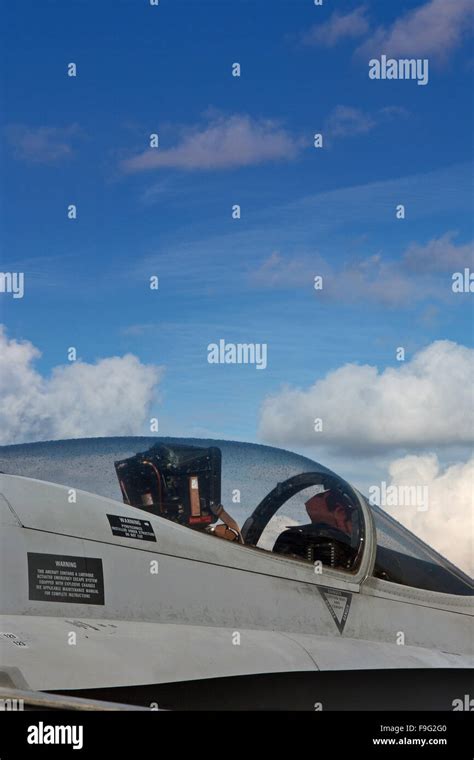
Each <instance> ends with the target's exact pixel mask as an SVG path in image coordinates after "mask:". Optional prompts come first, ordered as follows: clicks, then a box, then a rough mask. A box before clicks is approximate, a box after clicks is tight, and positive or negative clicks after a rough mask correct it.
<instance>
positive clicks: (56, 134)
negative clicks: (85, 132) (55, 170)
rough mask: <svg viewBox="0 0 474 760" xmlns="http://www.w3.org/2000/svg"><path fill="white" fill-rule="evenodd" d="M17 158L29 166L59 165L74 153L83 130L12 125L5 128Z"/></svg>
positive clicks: (71, 126)
mask: <svg viewBox="0 0 474 760" xmlns="http://www.w3.org/2000/svg"><path fill="white" fill-rule="evenodd" d="M5 133H6V137H7V140H8V142H9V143H10V145H11V146H12V148H13V153H14V156H15V158H17V159H19V160H20V161H24V162H25V163H29V164H57V163H60V162H61V161H62V160H63V159H65V158H69V157H70V156H71V155H72V154H73V153H74V140H75V139H76V138H77V137H79V136H80V135H81V133H82V130H81V129H80V127H79V126H78V125H77V124H71V125H70V126H68V127H28V126H26V125H25V124H10V125H9V126H7V127H6V128H5Z"/></svg>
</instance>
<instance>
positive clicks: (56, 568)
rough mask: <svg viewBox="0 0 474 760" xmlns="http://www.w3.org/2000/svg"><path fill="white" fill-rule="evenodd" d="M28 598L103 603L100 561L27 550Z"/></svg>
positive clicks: (78, 602) (46, 600)
mask: <svg viewBox="0 0 474 760" xmlns="http://www.w3.org/2000/svg"><path fill="white" fill-rule="evenodd" d="M28 588H29V599H31V600H33V601H38V602H70V603H76V604H104V573H103V570H102V560H101V559H98V558H95V557H70V556H66V555H62V554H33V553H30V552H28Z"/></svg>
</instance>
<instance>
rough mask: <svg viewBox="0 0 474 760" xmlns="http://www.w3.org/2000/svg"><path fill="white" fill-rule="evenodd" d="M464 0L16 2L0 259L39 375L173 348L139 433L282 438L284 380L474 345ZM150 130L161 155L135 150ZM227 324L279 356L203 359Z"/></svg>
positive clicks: (5, 318) (10, 15)
mask: <svg viewBox="0 0 474 760" xmlns="http://www.w3.org/2000/svg"><path fill="white" fill-rule="evenodd" d="M448 5H450V6H459V12H456V11H455V10H454V11H452V10H449V11H448V16H447V19H446V20H445V21H443V23H442V24H440V23H438V22H439V18H440V13H441V12H443V13H444V9H443V6H442V5H441V0H431V1H430V2H397V3H385V2H367V3H359V2H344V1H342V0H341V2H330V0H326V2H324V4H323V6H322V7H317V6H314V4H313V3H312V2H311V0H292V1H291V2H286V1H283V0H280V1H274V0H272V2H270V0H253V2H245V1H242V2H230V0H225V1H221V2H207V1H206V0H202V1H199V0H192V1H189V2H186V1H184V0H181V1H180V0H174V1H173V2H172V0H161V2H160V5H159V7H150V6H149V5H148V3H147V2H145V0H135V1H134V2H113V1H112V0H101V2H100V3H96V2H92V1H90V2H88V1H87V0H85V1H84V2H73V1H72V0H69V1H68V2H43V3H37V2H33V1H31V2H28V0H27V2H22V3H21V4H14V3H9V4H8V7H7V4H6V3H4V4H2V11H1V15H2V22H3V23H2V44H1V54H0V55H1V57H2V71H3V72H4V74H3V76H2V92H1V96H2V100H3V105H4V107H3V108H2V114H3V116H2V119H3V123H2V153H1V162H2V177H3V179H2V182H3V192H2V193H1V211H2V221H1V237H2V242H3V245H2V269H3V271H8V272H18V271H21V272H24V273H25V296H24V298H23V299H16V300H15V299H12V298H11V297H10V296H9V295H8V294H1V295H0V298H1V301H0V308H1V321H2V322H3V323H4V324H5V325H6V330H7V336H8V340H10V341H15V340H16V341H29V342H31V344H33V345H34V346H35V347H36V348H37V349H38V350H39V351H40V352H41V356H38V357H36V358H35V359H32V365H34V367H35V371H36V372H37V373H39V375H40V376H41V378H43V379H44V381H45V382H47V381H48V378H50V377H51V373H52V372H53V371H54V368H58V367H61V366H62V365H65V364H67V357H66V351H67V348H68V347H69V346H75V347H76V348H77V352H78V356H79V357H80V359H81V360H82V361H83V362H85V363H87V364H94V363H96V362H100V361H102V360H104V359H105V358H107V357H116V356H117V357H122V356H124V355H125V354H127V353H132V354H134V355H135V356H136V357H137V358H138V360H139V361H140V363H141V364H145V365H157V366H159V367H162V368H163V373H162V375H160V380H159V383H157V385H156V388H154V389H153V391H152V398H151V401H150V400H149V404H148V406H147V407H146V410H145V413H144V418H143V421H142V422H139V423H138V422H137V426H138V427H139V428H140V429H137V430H136V431H135V432H136V433H146V432H148V427H147V423H146V420H147V419H148V417H149V415H150V414H152V415H156V416H158V418H159V421H160V432H161V433H162V434H163V435H190V436H194V435H199V434H201V435H203V436H207V435H215V436H216V437H225V438H231V439H243V440H250V441H253V440H267V441H268V442H278V443H279V444H280V445H281V443H282V442H284V440H280V439H279V438H278V436H276V437H275V436H273V439H271V437H270V438H269V436H268V435H265V434H264V433H262V427H261V425H260V419H261V409H262V404H264V402H265V400H266V399H268V397H269V396H272V394H273V395H274V394H279V393H281V389H282V386H286V385H288V386H291V387H297V388H300V389H308V388H309V387H310V386H311V385H312V384H314V383H316V382H317V381H318V380H321V379H324V378H325V377H326V376H327V375H328V373H330V372H332V371H334V370H337V369H338V368H340V367H343V366H344V365H346V364H348V363H354V364H362V365H365V364H368V365H371V366H373V367H377V368H378V369H379V371H381V372H383V371H384V370H386V368H388V367H394V368H397V367H398V365H399V363H398V362H397V361H396V358H395V349H396V347H397V346H403V347H405V349H406V352H407V361H410V359H411V358H412V357H413V356H414V355H415V354H416V352H419V351H422V350H423V349H424V348H426V347H427V346H429V345H430V344H432V343H433V342H435V341H439V340H443V341H446V340H449V341H453V342H455V343H456V344H459V345H461V346H467V347H469V346H471V344H472V300H471V299H472V295H471V294H453V293H452V291H451V276H452V273H453V272H455V271H457V270H458V269H459V268H460V267H461V266H462V265H463V264H464V265H465V266H472V245H471V244H472V180H471V177H472V164H471V162H472V128H473V120H472V106H471V105H470V102H471V98H470V92H471V89H472V78H473V64H474V55H473V47H472V38H470V37H469V36H468V32H467V29H466V19H467V18H468V17H469V10H468V5H466V3H465V0H459V2H458V3H456V2H453V3H449V4H448ZM444 6H446V3H445V4H444ZM420 10H421V11H422V12H423V13H424V14H426V18H427V19H428V22H430V23H431V21H430V20H433V19H434V21H433V24H432V27H431V26H430V25H429V23H428V24H427V23H426V20H425V16H421V17H419V16H416V15H414V14H416V13H417V11H420ZM334 14H336V16H335V15H334ZM347 17H349V20H348V22H347V23H344V19H346V18H347ZM341 19H342V22H341ZM400 24H401V25H402V26H401V28H402V32H403V34H402V35H401V36H402V37H403V39H404V40H405V41H406V40H408V42H407V43H406V44H408V45H409V46H411V52H410V53H407V51H406V50H405V49H403V44H401V43H400V33H399V31H397V30H399V29H400ZM422 29H425V30H427V33H426V34H421V31H420V30H422ZM321 30H322V31H321ZM443 30H444V31H443ZM443 33H445V34H446V38H445V39H443ZM410 35H411V36H410ZM430 35H431V36H430ZM380 40H382V42H380ZM384 45H385V47H384ZM397 45H398V48H397ZM405 47H406V45H405ZM385 49H387V52H388V53H389V54H392V50H393V54H394V55H395V56H398V52H399V50H400V55H401V56H402V55H403V56H405V55H410V56H414V57H421V58H428V59H429V61H430V78H429V83H428V84H427V85H426V86H419V85H418V84H417V82H416V81H406V80H404V81H373V80H370V79H369V77H368V60H369V58H370V57H371V54H370V53H369V52H368V51H370V50H373V51H374V53H373V54H374V55H378V54H379V52H380V51H382V52H383V50H385ZM69 62H75V63H76V64H77V69H78V73H77V76H76V77H75V78H71V77H68V76H67V75H66V67H67V64H68V63H69ZM234 62H239V63H240V64H241V67H242V71H241V76H240V78H235V77H232V75H231V66H232V64H233V63H234ZM152 132H157V133H158V134H159V136H160V147H159V149H158V150H157V151H156V154H157V155H158V154H160V157H159V159H158V161H161V162H162V163H161V164H158V165H157V166H153V165H152V166H149V168H140V169H137V157H140V156H143V154H144V153H146V151H147V145H148V136H149V134H150V133H152ZM316 132H321V133H322V134H323V136H324V147H323V148H322V149H315V148H314V147H313V135H314V133H316ZM203 136H204V138H203ZM206 136H207V137H208V138H209V140H211V139H214V140H215V148H214V149H213V148H212V147H211V148H209V144H208V142H206ZM202 139H203V140H204V147H203V143H202ZM200 140H201V141H200ZM206 146H207V147H206ZM216 157H218V158H216ZM140 160H141V159H140ZM140 160H138V164H139V163H140ZM147 162H148V163H151V164H153V159H152V160H151V161H150V160H149V154H146V155H145V158H144V159H143V161H142V163H143V164H145V165H146V164H147ZM69 203H75V204H77V208H78V219H77V220H75V221H71V220H68V219H67V217H66V208H67V206H68V204H69ZM236 203H237V204H240V205H241V209H242V218H241V219H239V220H234V219H232V217H231V208H232V205H233V204H236ZM399 203H401V204H404V205H405V206H406V218H405V219H403V220H399V219H396V217H395V208H396V206H397V204H399ZM155 274H156V275H158V276H159V278H160V288H159V291H157V292H154V291H150V289H149V285H148V283H149V277H150V276H152V275H155ZM318 274H323V275H324V278H325V289H324V290H323V291H322V292H321V293H319V294H318V293H317V292H315V290H314V288H313V278H314V276H315V275H318ZM221 338H224V339H226V340H227V341H231V342H244V343H249V342H250V343H251V342H255V343H262V342H263V343H267V344H268V367H267V369H266V370H265V371H258V370H256V369H255V367H253V366H234V365H229V366H213V365H209V364H208V362H207V345H208V344H209V343H210V342H214V341H218V340H219V339H221ZM35 378H36V380H35V382H36V381H37V380H38V377H37V376H36V375H35ZM38 382H39V381H38ZM124 403H125V404H126V403H127V402H126V401H125V402H124ZM92 429H93V424H92ZM269 429H270V427H269V426H268V425H267V427H266V430H267V431H268V430H269ZM102 430H103V429H102V428H100V431H99V432H102ZM81 432H83V431H82V429H79V430H78V433H81ZM89 432H90V431H89ZM114 432H117V431H116V430H115V429H114ZM123 432H124V434H127V433H129V432H130V431H129V429H126V430H125V429H124V431H123ZM25 435H26V437H27V433H25ZM277 439H278V440H277ZM9 442H15V441H14V440H11V441H9ZM428 442H429V443H430V445H434V443H433V441H432V439H429V438H428ZM402 443H403V442H402ZM435 443H437V444H439V445H440V446H442V444H443V441H442V440H439V441H437V442H436V441H435ZM461 443H462V445H464V443H465V442H464V441H461ZM306 444H307V440H306V439H304V437H303V438H302V439H301V440H300V439H298V437H296V438H295V437H294V436H293V437H292V436H289V437H288V447H290V448H294V449H303V448H304V447H305V446H306ZM422 444H423V440H421V445H422ZM402 448H403V445H402ZM346 453H347V447H346Z"/></svg>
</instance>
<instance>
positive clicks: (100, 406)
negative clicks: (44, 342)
mask: <svg viewBox="0 0 474 760" xmlns="http://www.w3.org/2000/svg"><path fill="white" fill-rule="evenodd" d="M39 356H40V352H39V351H38V349H37V348H36V347H35V346H33V344H32V343H30V342H29V341H21V342H19V341H16V340H9V339H8V337H7V336H6V335H5V332H4V330H3V328H0V364H1V367H2V371H1V373H0V443H1V444H9V443H21V442H24V441H36V440H48V439H52V438H80V437H84V436H94V437H95V436H108V435H136V434H139V433H143V430H144V427H143V426H144V425H145V423H146V422H147V421H148V419H149V416H150V411H151V406H152V402H153V400H154V398H155V397H156V391H157V386H158V383H159V380H160V378H161V373H162V370H161V369H160V368H158V367H154V366H147V365H144V364H141V362H140V361H139V360H138V359H137V358H136V357H135V356H133V355H132V354H127V355H125V356H123V357H118V356H115V357H111V358H107V359H100V360H99V361H97V362H96V363H95V364H87V363H85V362H82V361H77V362H72V363H70V364H67V365H64V366H58V367H55V369H54V370H53V372H52V374H51V377H50V378H44V377H42V376H41V375H40V374H39V373H38V372H37V371H36V369H35V368H34V362H35V360H36V359H37V358H39ZM151 416H154V415H153V414H151Z"/></svg>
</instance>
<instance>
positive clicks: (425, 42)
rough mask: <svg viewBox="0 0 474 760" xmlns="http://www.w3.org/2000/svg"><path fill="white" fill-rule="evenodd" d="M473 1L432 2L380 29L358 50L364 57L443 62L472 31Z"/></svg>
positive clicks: (435, 0)
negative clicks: (423, 58)
mask: <svg viewBox="0 0 474 760" xmlns="http://www.w3.org/2000/svg"><path fill="white" fill-rule="evenodd" d="M473 12H474V5H473V3H472V0H448V1H447V0H430V2H428V3H425V4H424V5H422V6H419V7H417V8H415V9H414V10H411V11H409V12H408V13H405V14H404V15H402V16H401V17H400V18H398V19H397V20H396V21H394V23H393V24H392V25H391V26H389V27H379V28H378V29H376V30H375V32H374V33H373V35H371V37H370V38H369V39H367V40H366V41H365V42H364V43H363V44H362V46H361V47H360V48H359V52H360V53H361V54H364V55H368V56H371V55H381V54H382V53H384V54H386V55H388V56H410V57H416V58H419V57H421V56H427V57H431V58H433V59H437V60H438V61H440V62H443V61H445V60H446V59H447V57H448V56H449V54H450V53H452V52H453V51H454V50H455V49H456V48H457V47H458V46H459V45H460V44H461V43H462V41H463V38H464V37H465V36H466V35H467V34H468V33H469V31H470V29H471V23H472V16H473Z"/></svg>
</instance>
